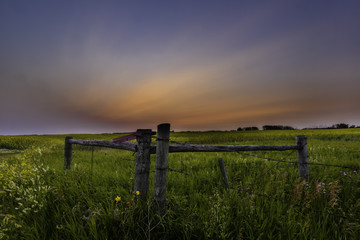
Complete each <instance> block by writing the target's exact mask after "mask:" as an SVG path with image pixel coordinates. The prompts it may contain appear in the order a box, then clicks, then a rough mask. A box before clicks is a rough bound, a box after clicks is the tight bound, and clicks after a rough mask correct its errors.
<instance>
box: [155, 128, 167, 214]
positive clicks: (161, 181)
mask: <svg viewBox="0 0 360 240" xmlns="http://www.w3.org/2000/svg"><path fill="white" fill-rule="evenodd" d="M169 137H170V124H169V123H164V124H160V125H158V128H157V147H156V163H155V186H154V209H155V211H157V212H158V211H161V210H163V209H164V207H165V201H166V174H167V169H168V159H169Z"/></svg>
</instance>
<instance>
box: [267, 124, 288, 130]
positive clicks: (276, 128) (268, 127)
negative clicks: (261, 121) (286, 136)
mask: <svg viewBox="0 0 360 240" xmlns="http://www.w3.org/2000/svg"><path fill="white" fill-rule="evenodd" d="M262 128H263V130H294V128H293V127H290V126H283V125H264V126H263V127H262Z"/></svg>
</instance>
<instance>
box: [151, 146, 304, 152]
mask: <svg viewBox="0 0 360 240" xmlns="http://www.w3.org/2000/svg"><path fill="white" fill-rule="evenodd" d="M297 149H299V146H298V145H280V146H272V145H195V144H186V145H169V153H174V152H241V151H287V150H297ZM155 152H156V146H151V153H155Z"/></svg>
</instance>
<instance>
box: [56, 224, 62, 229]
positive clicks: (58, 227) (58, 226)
mask: <svg viewBox="0 0 360 240" xmlns="http://www.w3.org/2000/svg"><path fill="white" fill-rule="evenodd" d="M56 228H57V229H59V230H61V229H63V228H64V227H63V225H61V224H59V225H56Z"/></svg>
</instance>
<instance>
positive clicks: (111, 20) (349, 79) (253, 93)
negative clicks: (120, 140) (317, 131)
mask: <svg viewBox="0 0 360 240" xmlns="http://www.w3.org/2000/svg"><path fill="white" fill-rule="evenodd" d="M0 84H1V85H0V135H13V134H14V135H16V134H60V133H102V132H126V131H135V130H136V129H141V128H142V129H144V128H151V129H154V130H155V129H156V126H157V125H158V124H161V123H171V129H173V130H176V131H178V130H233V129H237V128H238V127H247V126H258V127H261V126H263V125H269V124H276V125H290V126H293V127H297V128H302V127H322V126H331V125H332V124H335V123H340V122H345V123H348V124H354V125H360V107H359V103H360V1H358V0H344V1H335V0H274V1H265V0H258V1H250V0H247V1H245V0H236V1H235V0H234V1H232V0H226V1H220V0H217V1H214V0H197V1H193V0H191V1H190V0H181V1H180V0H179V1H175V0H166V1H165V0H154V1H145V0H143V1H140V0H133V1H107V0H104V1H92V0H87V1H81V0H78V1H70V0H61V1H60V0H54V1H45V0H44V1H41V0H32V1H28V0H1V1H0Z"/></svg>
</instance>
